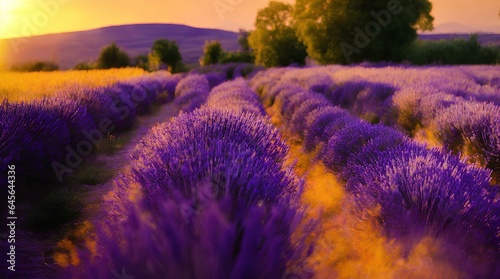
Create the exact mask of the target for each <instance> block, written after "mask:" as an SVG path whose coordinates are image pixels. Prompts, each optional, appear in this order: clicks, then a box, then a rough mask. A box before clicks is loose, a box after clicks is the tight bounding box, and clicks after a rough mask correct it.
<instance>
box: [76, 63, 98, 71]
mask: <svg viewBox="0 0 500 279" xmlns="http://www.w3.org/2000/svg"><path fill="white" fill-rule="evenodd" d="M94 69H96V65H94V64H93V63H87V62H80V63H78V64H76V65H75V67H73V70H76V71H89V70H94Z"/></svg>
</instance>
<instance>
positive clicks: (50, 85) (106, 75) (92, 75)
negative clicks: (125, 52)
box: [0, 68, 144, 101]
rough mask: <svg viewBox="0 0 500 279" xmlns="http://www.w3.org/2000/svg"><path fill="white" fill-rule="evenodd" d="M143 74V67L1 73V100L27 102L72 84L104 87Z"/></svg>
mask: <svg viewBox="0 0 500 279" xmlns="http://www.w3.org/2000/svg"><path fill="white" fill-rule="evenodd" d="M143 74H144V71H143V70H142V69H138V68H127V69H113V70H97V71H68V72H37V73H15V72H0V80H1V81H2V82H1V83H0V100H1V99H8V100H9V101H23V100H24V101H27V100H32V99H36V98H40V97H43V96H50V95H52V94H54V93H55V92H57V91H58V90H61V89H64V88H67V87H68V86H72V85H82V86H90V87H94V86H105V85H109V84H111V83H113V82H116V81H120V80H124V79H127V78H131V77H136V76H141V75H143Z"/></svg>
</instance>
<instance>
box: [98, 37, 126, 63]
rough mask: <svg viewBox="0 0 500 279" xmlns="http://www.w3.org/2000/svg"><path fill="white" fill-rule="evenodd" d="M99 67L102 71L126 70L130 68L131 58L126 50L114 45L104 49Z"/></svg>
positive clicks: (99, 59) (99, 60) (100, 56)
mask: <svg viewBox="0 0 500 279" xmlns="http://www.w3.org/2000/svg"><path fill="white" fill-rule="evenodd" d="M97 66H98V67H99V68H100V69H111V68H124V67H128V66H130V58H129V56H128V54H127V53H126V52H125V51H124V50H122V49H121V48H120V47H118V46H117V45H116V44H115V43H112V44H110V45H108V46H106V47H104V48H103V49H102V51H101V53H100V55H99V58H98V59H97Z"/></svg>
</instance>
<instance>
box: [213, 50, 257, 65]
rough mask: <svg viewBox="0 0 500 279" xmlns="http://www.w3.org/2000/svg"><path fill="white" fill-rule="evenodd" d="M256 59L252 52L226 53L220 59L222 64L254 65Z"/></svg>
mask: <svg viewBox="0 0 500 279" xmlns="http://www.w3.org/2000/svg"><path fill="white" fill-rule="evenodd" d="M254 60H255V57H254V56H253V55H252V53H250V52H244V51H237V52H224V55H223V56H222V57H221V59H220V61H219V62H220V64H228V63H253V62H254Z"/></svg>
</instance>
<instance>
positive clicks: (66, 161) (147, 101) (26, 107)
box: [0, 75, 181, 180]
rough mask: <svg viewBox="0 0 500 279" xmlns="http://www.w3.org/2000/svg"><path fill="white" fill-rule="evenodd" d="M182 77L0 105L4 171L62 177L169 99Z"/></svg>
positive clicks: (1, 165)
mask: <svg viewBox="0 0 500 279" xmlns="http://www.w3.org/2000/svg"><path fill="white" fill-rule="evenodd" d="M180 77H181V76H170V77H166V76H165V77H163V76H160V75H158V76H145V77H140V78H134V79H130V80H128V81H124V82H118V83H116V84H113V85H111V86H107V87H104V88H87V87H69V88H66V89H64V90H63V91H61V92H59V93H57V94H56V95H54V96H51V97H46V98H43V99H38V100H35V101H32V102H21V103H11V102H9V101H8V100H5V101H3V102H2V103H1V104H0V172H1V173H6V171H5V170H6V169H7V164H11V165H16V167H17V169H18V175H19V176H23V177H25V178H26V179H40V178H42V179H54V178H56V177H57V178H58V179H59V180H62V178H63V174H64V173H66V172H69V169H70V168H71V167H72V166H73V167H74V165H75V164H77V163H78V159H77V158H78V156H81V157H85V156H87V155H89V154H90V153H92V152H93V149H95V145H96V144H97V143H98V142H99V140H101V139H103V138H104V137H106V136H107V135H109V134H114V133H119V132H121V131H124V130H126V129H128V128H130V127H131V126H132V125H133V123H134V121H135V119H136V116H137V115H140V114H143V113H145V112H147V111H148V110H149V109H150V107H151V105H152V103H153V102H155V101H159V102H169V101H171V100H172V99H173V98H174V95H173V94H174V90H175V86H176V84H177V83H178V81H179V79H180Z"/></svg>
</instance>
